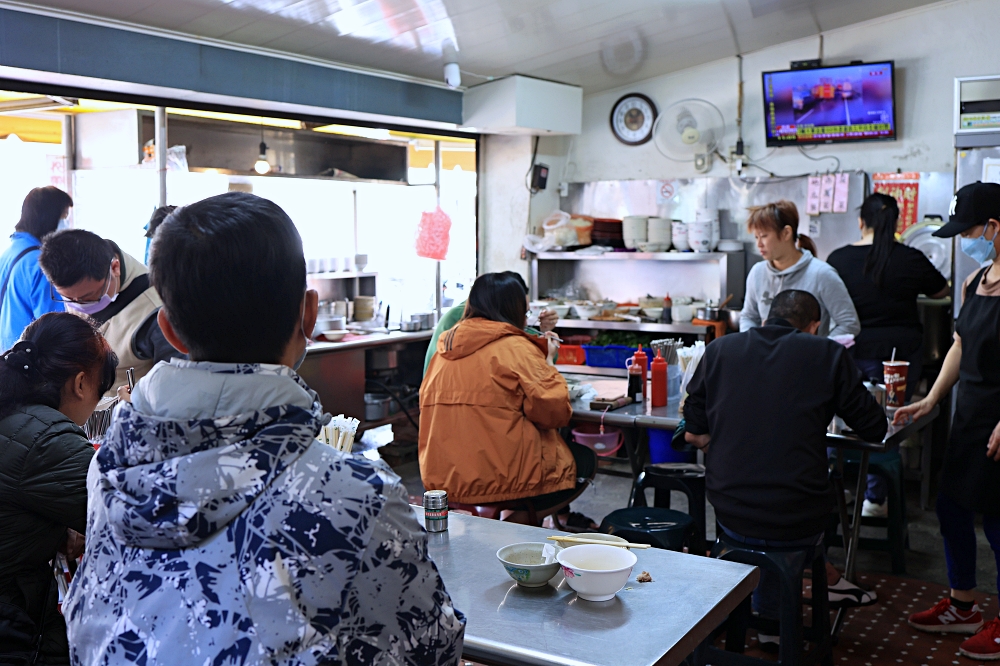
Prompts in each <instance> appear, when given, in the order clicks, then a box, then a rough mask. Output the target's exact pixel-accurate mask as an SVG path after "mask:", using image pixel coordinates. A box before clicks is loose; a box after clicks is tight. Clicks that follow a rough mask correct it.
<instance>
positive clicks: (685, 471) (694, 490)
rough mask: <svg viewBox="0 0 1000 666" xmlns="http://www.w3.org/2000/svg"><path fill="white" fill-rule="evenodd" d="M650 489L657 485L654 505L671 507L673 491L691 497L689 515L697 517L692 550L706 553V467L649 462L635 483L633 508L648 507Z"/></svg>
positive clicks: (690, 464)
mask: <svg viewBox="0 0 1000 666" xmlns="http://www.w3.org/2000/svg"><path fill="white" fill-rule="evenodd" d="M646 488H653V489H654V493H653V506H655V507H657V508H662V509H669V508H670V491H671V490H679V491H680V492H682V493H684V494H685V495H686V496H687V500H688V515H689V516H691V517H692V518H693V519H694V526H695V538H694V540H693V541H692V543H691V550H692V551H693V552H697V553H698V554H699V555H702V554H704V553H705V550H706V549H707V546H706V544H705V539H706V537H705V534H706V521H705V466H704V465H696V464H693V463H659V464H656V465H647V466H646V469H645V470H644V471H643V472H642V474H640V475H639V478H638V479H636V480H635V483H633V484H632V493H631V495H630V496H629V500H628V505H629V507H630V508H631V507H634V506H646V494H645V492H644V491H645V489H646Z"/></svg>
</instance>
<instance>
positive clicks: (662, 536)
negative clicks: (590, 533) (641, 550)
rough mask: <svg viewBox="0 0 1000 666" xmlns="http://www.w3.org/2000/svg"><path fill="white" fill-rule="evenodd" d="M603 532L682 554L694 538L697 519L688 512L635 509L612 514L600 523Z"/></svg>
mask: <svg viewBox="0 0 1000 666" xmlns="http://www.w3.org/2000/svg"><path fill="white" fill-rule="evenodd" d="M600 531H601V532H604V533H605V534H614V535H615V536H619V537H621V538H623V539H626V540H628V541H632V542H634V543H648V544H649V545H650V546H655V547H656V548H663V549H665V550H676V551H678V552H680V551H681V550H683V549H684V546H686V545H689V544H690V543H691V539H692V538H693V537H694V535H695V526H694V519H693V518H691V516H689V515H687V514H686V513H681V512H680V511H671V510H670V509H657V508H655V507H653V508H650V507H644V506H643V507H633V508H630V509H618V510H617V511H612V512H611V513H609V514H608V515H607V516H605V518H604V520H602V521H601V527H600Z"/></svg>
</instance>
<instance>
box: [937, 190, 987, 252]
mask: <svg viewBox="0 0 1000 666" xmlns="http://www.w3.org/2000/svg"><path fill="white" fill-rule="evenodd" d="M990 219H994V220H1000V185H998V184H997V183H982V182H975V183H972V184H971V185H966V186H965V187H963V188H962V189H960V190H959V191H958V193H957V194H955V198H954V199H952V200H951V211H950V215H949V217H948V223H947V224H945V225H944V226H943V227H941V228H940V229H938V230H937V231H935V232H934V235H935V236H937V237H938V238H951V237H952V236H957V235H959V234H960V233H962V232H963V231H965V230H966V229H971V228H972V227H975V226H977V225H980V224H986V223H987V222H988V221H989V220H990Z"/></svg>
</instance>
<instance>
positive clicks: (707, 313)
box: [695, 307, 722, 321]
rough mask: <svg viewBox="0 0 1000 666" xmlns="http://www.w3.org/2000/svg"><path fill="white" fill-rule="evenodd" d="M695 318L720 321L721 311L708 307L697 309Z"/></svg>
mask: <svg viewBox="0 0 1000 666" xmlns="http://www.w3.org/2000/svg"><path fill="white" fill-rule="evenodd" d="M695 316H696V317H697V318H698V319H701V320H704V321H721V320H722V310H720V309H719V308H710V307H704V308H698V311H697V313H696V315H695Z"/></svg>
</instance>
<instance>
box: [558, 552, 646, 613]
mask: <svg viewBox="0 0 1000 666" xmlns="http://www.w3.org/2000/svg"><path fill="white" fill-rule="evenodd" d="M556 560H558V562H559V564H560V565H561V566H562V570H563V575H565V576H566V582H567V583H569V586H570V587H571V588H573V589H574V590H576V593H577V595H578V596H579V597H580V598H581V599H585V600H587V601H608V600H609V599H613V598H614V596H615V595H616V594H617V593H618V591H619V590H620V589H622V588H623V587H625V583H627V582H628V577H629V576H631V575H632V567H634V566H635V563H636V561H637V558H636V556H635V554H633V553H632V552H631V551H629V550H628V549H627V548H621V547H618V546H602V545H600V544H586V545H579V546H574V547H573V548H566V549H564V550H561V551H559V554H558V555H556Z"/></svg>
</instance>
